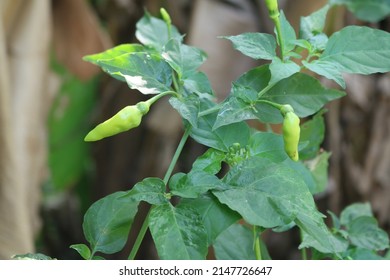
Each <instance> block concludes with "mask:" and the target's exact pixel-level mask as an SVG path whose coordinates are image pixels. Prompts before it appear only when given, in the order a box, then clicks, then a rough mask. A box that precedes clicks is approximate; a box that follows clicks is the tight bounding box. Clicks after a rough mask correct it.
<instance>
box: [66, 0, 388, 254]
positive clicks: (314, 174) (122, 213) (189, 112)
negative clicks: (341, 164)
mask: <svg viewBox="0 0 390 280" xmlns="http://www.w3.org/2000/svg"><path fill="white" fill-rule="evenodd" d="M342 2H344V4H345V3H346V2H348V1H331V2H330V3H329V4H327V5H325V6H324V7H323V8H321V9H320V10H319V11H316V12H314V13H313V14H311V15H309V16H305V17H302V18H301V23H300V31H299V34H296V32H295V31H294V29H293V28H292V26H291V25H290V23H289V21H288V20H287V19H286V17H285V15H284V13H283V11H281V10H279V8H278V3H277V1H276V0H267V1H265V4H266V5H267V7H268V10H269V16H270V19H271V20H272V21H273V23H274V25H275V34H265V33H244V34H241V35H237V36H224V37H221V38H220V39H221V40H228V41H230V42H231V43H232V47H233V48H234V49H236V50H237V51H239V52H241V53H243V54H244V55H246V56H249V57H251V58H253V59H255V60H260V59H261V60H265V61H268V63H266V64H263V65H261V66H258V67H255V68H253V69H251V70H249V71H248V72H246V73H243V74H242V75H241V76H240V77H239V78H238V79H237V80H236V81H234V82H233V83H232V87H231V91H230V94H229V96H228V97H227V98H226V99H225V100H224V101H223V102H220V103H217V102H216V97H215V94H214V92H213V89H212V88H211V86H210V83H209V80H208V78H207V76H206V75H205V74H204V73H202V72H200V71H199V70H198V68H199V66H200V65H201V64H202V63H203V62H204V61H205V60H206V54H205V53H204V52H203V51H202V50H200V49H198V48H195V47H192V46H189V45H186V44H185V43H184V42H183V38H184V36H183V35H181V34H180V33H179V32H178V30H177V28H176V27H175V26H174V25H172V23H171V19H170V16H169V15H168V13H167V12H166V11H165V10H164V9H161V15H160V16H159V17H154V16H152V15H150V14H149V13H148V12H146V13H145V15H144V17H143V18H142V19H141V20H140V21H139V22H138V23H137V31H136V37H137V39H138V40H139V42H140V44H123V45H119V46H116V47H114V48H112V49H109V50H107V51H105V52H102V53H98V54H93V55H88V56H86V57H85V60H86V61H89V62H91V63H94V64H96V65H98V66H100V67H101V69H102V70H103V71H104V72H106V73H108V74H109V75H111V76H112V77H114V78H116V79H118V80H121V81H123V82H126V83H127V84H128V86H129V87H130V88H131V89H136V90H138V91H139V92H140V94H144V95H145V96H147V97H150V98H148V99H147V101H143V102H140V103H138V104H136V105H130V106H128V107H126V108H124V109H123V110H121V111H120V112H119V113H118V114H117V115H115V116H113V117H112V118H111V119H109V120H107V121H106V122H104V123H102V124H100V125H98V126H97V127H96V128H95V129H93V130H92V131H91V132H90V133H89V134H88V136H86V138H85V140H86V141H96V140H99V139H102V138H104V137H108V136H113V135H115V134H117V133H120V132H122V131H126V130H129V129H132V128H135V127H137V126H138V125H140V124H141V121H142V116H143V115H145V114H147V113H148V111H149V109H150V110H153V107H154V106H158V100H159V99H160V98H161V97H163V96H169V103H170V105H171V106H172V110H176V111H177V113H178V114H180V116H181V118H182V120H183V131H184V133H183V136H182V138H181V141H180V143H179V144H178V146H177V150H176V153H175V154H174V156H173V158H172V162H171V164H170V166H169V168H168V170H167V171H166V174H165V176H164V178H145V179H144V180H142V181H141V182H139V183H137V184H136V185H134V186H132V187H131V188H130V189H129V190H127V191H120V192H115V193H112V194H110V195H108V196H106V197H104V198H102V199H100V200H98V201H97V202H95V203H94V204H93V205H92V206H91V207H90V208H89V210H88V211H87V212H86V214H85V217H84V223H83V230H84V234H85V238H86V240H87V241H88V243H89V244H88V245H85V244H77V245H73V246H72V248H74V249H76V250H77V251H78V252H79V253H80V255H81V256H82V257H83V258H85V259H97V258H102V256H101V253H104V254H105V255H106V254H113V253H116V252H119V251H121V250H122V249H123V248H124V246H125V244H126V243H127V242H128V235H129V231H130V229H131V227H132V223H133V221H134V218H135V216H136V215H137V212H138V206H139V203H140V202H141V201H144V202H147V203H148V204H150V205H151V207H150V210H149V212H148V214H147V216H146V218H145V220H144V222H143V225H142V227H141V229H140V231H139V233H138V237H137V238H136V240H131V241H130V242H131V243H132V244H134V245H133V247H132V250H131V252H129V257H128V258H129V259H134V258H135V257H136V255H137V252H138V250H139V247H140V244H141V242H142V240H143V238H144V236H145V233H146V232H147V230H150V233H151V236H152V238H153V242H154V245H155V247H156V250H157V253H158V256H159V258H161V259H206V257H207V256H208V252H209V251H210V248H213V251H214V255H215V257H216V258H217V259H268V258H270V256H269V254H268V252H267V248H266V245H265V243H264V242H263V241H262V235H263V234H264V232H266V231H274V232H283V231H287V230H293V229H294V230H296V229H299V232H300V237H301V243H300V245H299V249H300V250H301V252H302V258H303V259H307V258H311V259H324V258H327V259H329V258H331V259H381V258H386V255H385V253H386V252H385V250H386V249H387V248H388V247H389V238H388V235H387V233H386V232H385V231H384V230H382V229H380V228H379V227H378V223H377V221H376V219H375V217H374V216H373V213H372V210H371V208H370V205H369V204H367V203H358V204H354V205H351V206H349V207H347V208H346V209H344V210H343V212H342V213H341V214H340V217H337V216H336V215H335V214H333V213H331V212H328V215H329V216H330V217H331V219H332V225H331V226H330V227H328V226H327V225H326V224H325V215H324V214H323V213H321V212H319V211H318V209H317V207H316V203H315V199H314V197H313V196H314V195H316V194H318V193H320V192H323V191H324V190H325V189H326V186H327V166H328V159H329V157H330V156H331V153H330V152H327V151H324V150H323V149H322V148H321V144H322V142H323V139H324V133H325V124H324V117H323V115H324V114H325V113H326V111H325V110H324V109H323V107H324V106H325V105H326V104H327V103H328V102H331V101H332V100H335V99H339V98H341V97H343V96H344V95H345V92H344V89H345V87H346V83H345V81H344V79H343V75H342V74H343V73H357V74H364V75H368V74H372V73H378V72H379V73H384V72H388V71H390V34H389V33H387V32H385V31H381V30H378V29H374V28H370V27H365V26H347V27H345V28H342V29H341V30H339V31H337V32H335V33H333V34H331V35H330V36H327V35H326V34H325V33H324V31H323V30H324V26H325V21H326V15H327V12H328V11H329V9H330V8H331V7H332V6H334V5H336V4H340V3H341V4H343V3H342ZM349 2H351V1H349ZM351 5H352V4H351ZM351 5H350V6H351ZM350 6H348V7H349V8H350ZM352 6H353V5H352ZM352 8H353V7H352ZM320 77H325V78H327V79H329V80H332V81H334V82H335V83H337V84H338V86H337V89H336V88H327V87H325V86H324V85H323V84H322V83H321V81H320V80H319V78H320ZM302 119H305V121H303V120H302ZM247 120H257V121H259V122H261V123H263V124H266V125H267V126H266V127H268V129H267V130H266V131H260V130H257V129H255V128H253V127H250V126H249V125H248V124H247V122H246V121H247ZM301 120H302V121H301ZM270 124H282V133H276V132H274V131H272V126H271V125H270ZM128 133H131V132H128ZM114 137H115V136H114ZM189 137H191V138H192V139H194V140H195V141H196V142H198V143H200V144H202V145H204V146H205V147H207V150H206V151H205V153H204V154H202V155H201V156H199V157H198V158H197V159H196V160H195V161H194V162H193V164H192V168H191V170H190V171H189V172H188V173H183V172H178V173H175V174H173V171H174V167H175V164H176V162H177V160H178V158H179V157H180V154H181V152H182V150H183V146H184V144H185V143H186V141H187V139H188V138H189ZM222 166H226V168H224V169H223V168H222ZM234 248H235V249H234ZM271 257H272V256H271ZM388 257H389V254H387V258H388Z"/></svg>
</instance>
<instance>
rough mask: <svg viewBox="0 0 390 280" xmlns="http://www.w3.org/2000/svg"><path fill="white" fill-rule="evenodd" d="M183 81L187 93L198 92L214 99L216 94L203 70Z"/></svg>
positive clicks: (201, 95) (200, 95) (204, 96)
mask: <svg viewBox="0 0 390 280" xmlns="http://www.w3.org/2000/svg"><path fill="white" fill-rule="evenodd" d="M183 82H184V89H185V90H186V92H187V94H192V93H196V94H197V95H198V96H199V97H201V98H208V99H210V100H211V99H214V95H215V94H214V91H213V89H212V88H211V84H210V81H209V79H208V77H207V76H206V74H204V73H202V72H196V73H192V74H191V76H189V77H186V78H185V79H184V80H183Z"/></svg>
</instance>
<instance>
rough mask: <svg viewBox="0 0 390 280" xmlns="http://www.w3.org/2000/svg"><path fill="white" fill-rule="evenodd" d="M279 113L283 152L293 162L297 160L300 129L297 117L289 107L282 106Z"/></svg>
mask: <svg viewBox="0 0 390 280" xmlns="http://www.w3.org/2000/svg"><path fill="white" fill-rule="evenodd" d="M280 112H281V113H282V115H283V118H284V120H283V141H284V150H285V151H286V153H287V155H288V156H289V157H290V158H291V159H292V160H294V161H298V160H299V154H298V143H299V135H300V131H301V128H300V127H299V122H300V120H299V117H298V116H297V115H296V114H295V113H294V110H293V108H292V107H291V106H290V105H283V106H282V108H281V110H280Z"/></svg>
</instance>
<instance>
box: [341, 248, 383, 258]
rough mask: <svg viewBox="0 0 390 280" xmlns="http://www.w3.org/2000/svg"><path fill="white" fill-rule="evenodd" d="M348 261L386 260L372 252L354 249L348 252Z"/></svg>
mask: <svg viewBox="0 0 390 280" xmlns="http://www.w3.org/2000/svg"><path fill="white" fill-rule="evenodd" d="M346 255H347V258H346V259H347V260H350V259H352V260H384V258H383V257H381V256H379V255H378V254H376V253H375V252H374V251H372V250H368V249H365V248H352V249H349V250H348V251H347V252H346Z"/></svg>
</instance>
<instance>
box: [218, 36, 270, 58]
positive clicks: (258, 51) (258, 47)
mask: <svg viewBox="0 0 390 280" xmlns="http://www.w3.org/2000/svg"><path fill="white" fill-rule="evenodd" d="M221 38H225V39H228V40H229V41H231V42H232V43H233V47H234V48H235V49H236V50H238V51H240V52H241V53H243V54H245V55H246V56H249V57H251V58H254V59H267V60H272V59H273V58H274V57H276V52H275V49H276V41H275V38H274V36H272V35H270V34H265V33H243V34H240V35H237V36H224V37H221Z"/></svg>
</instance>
